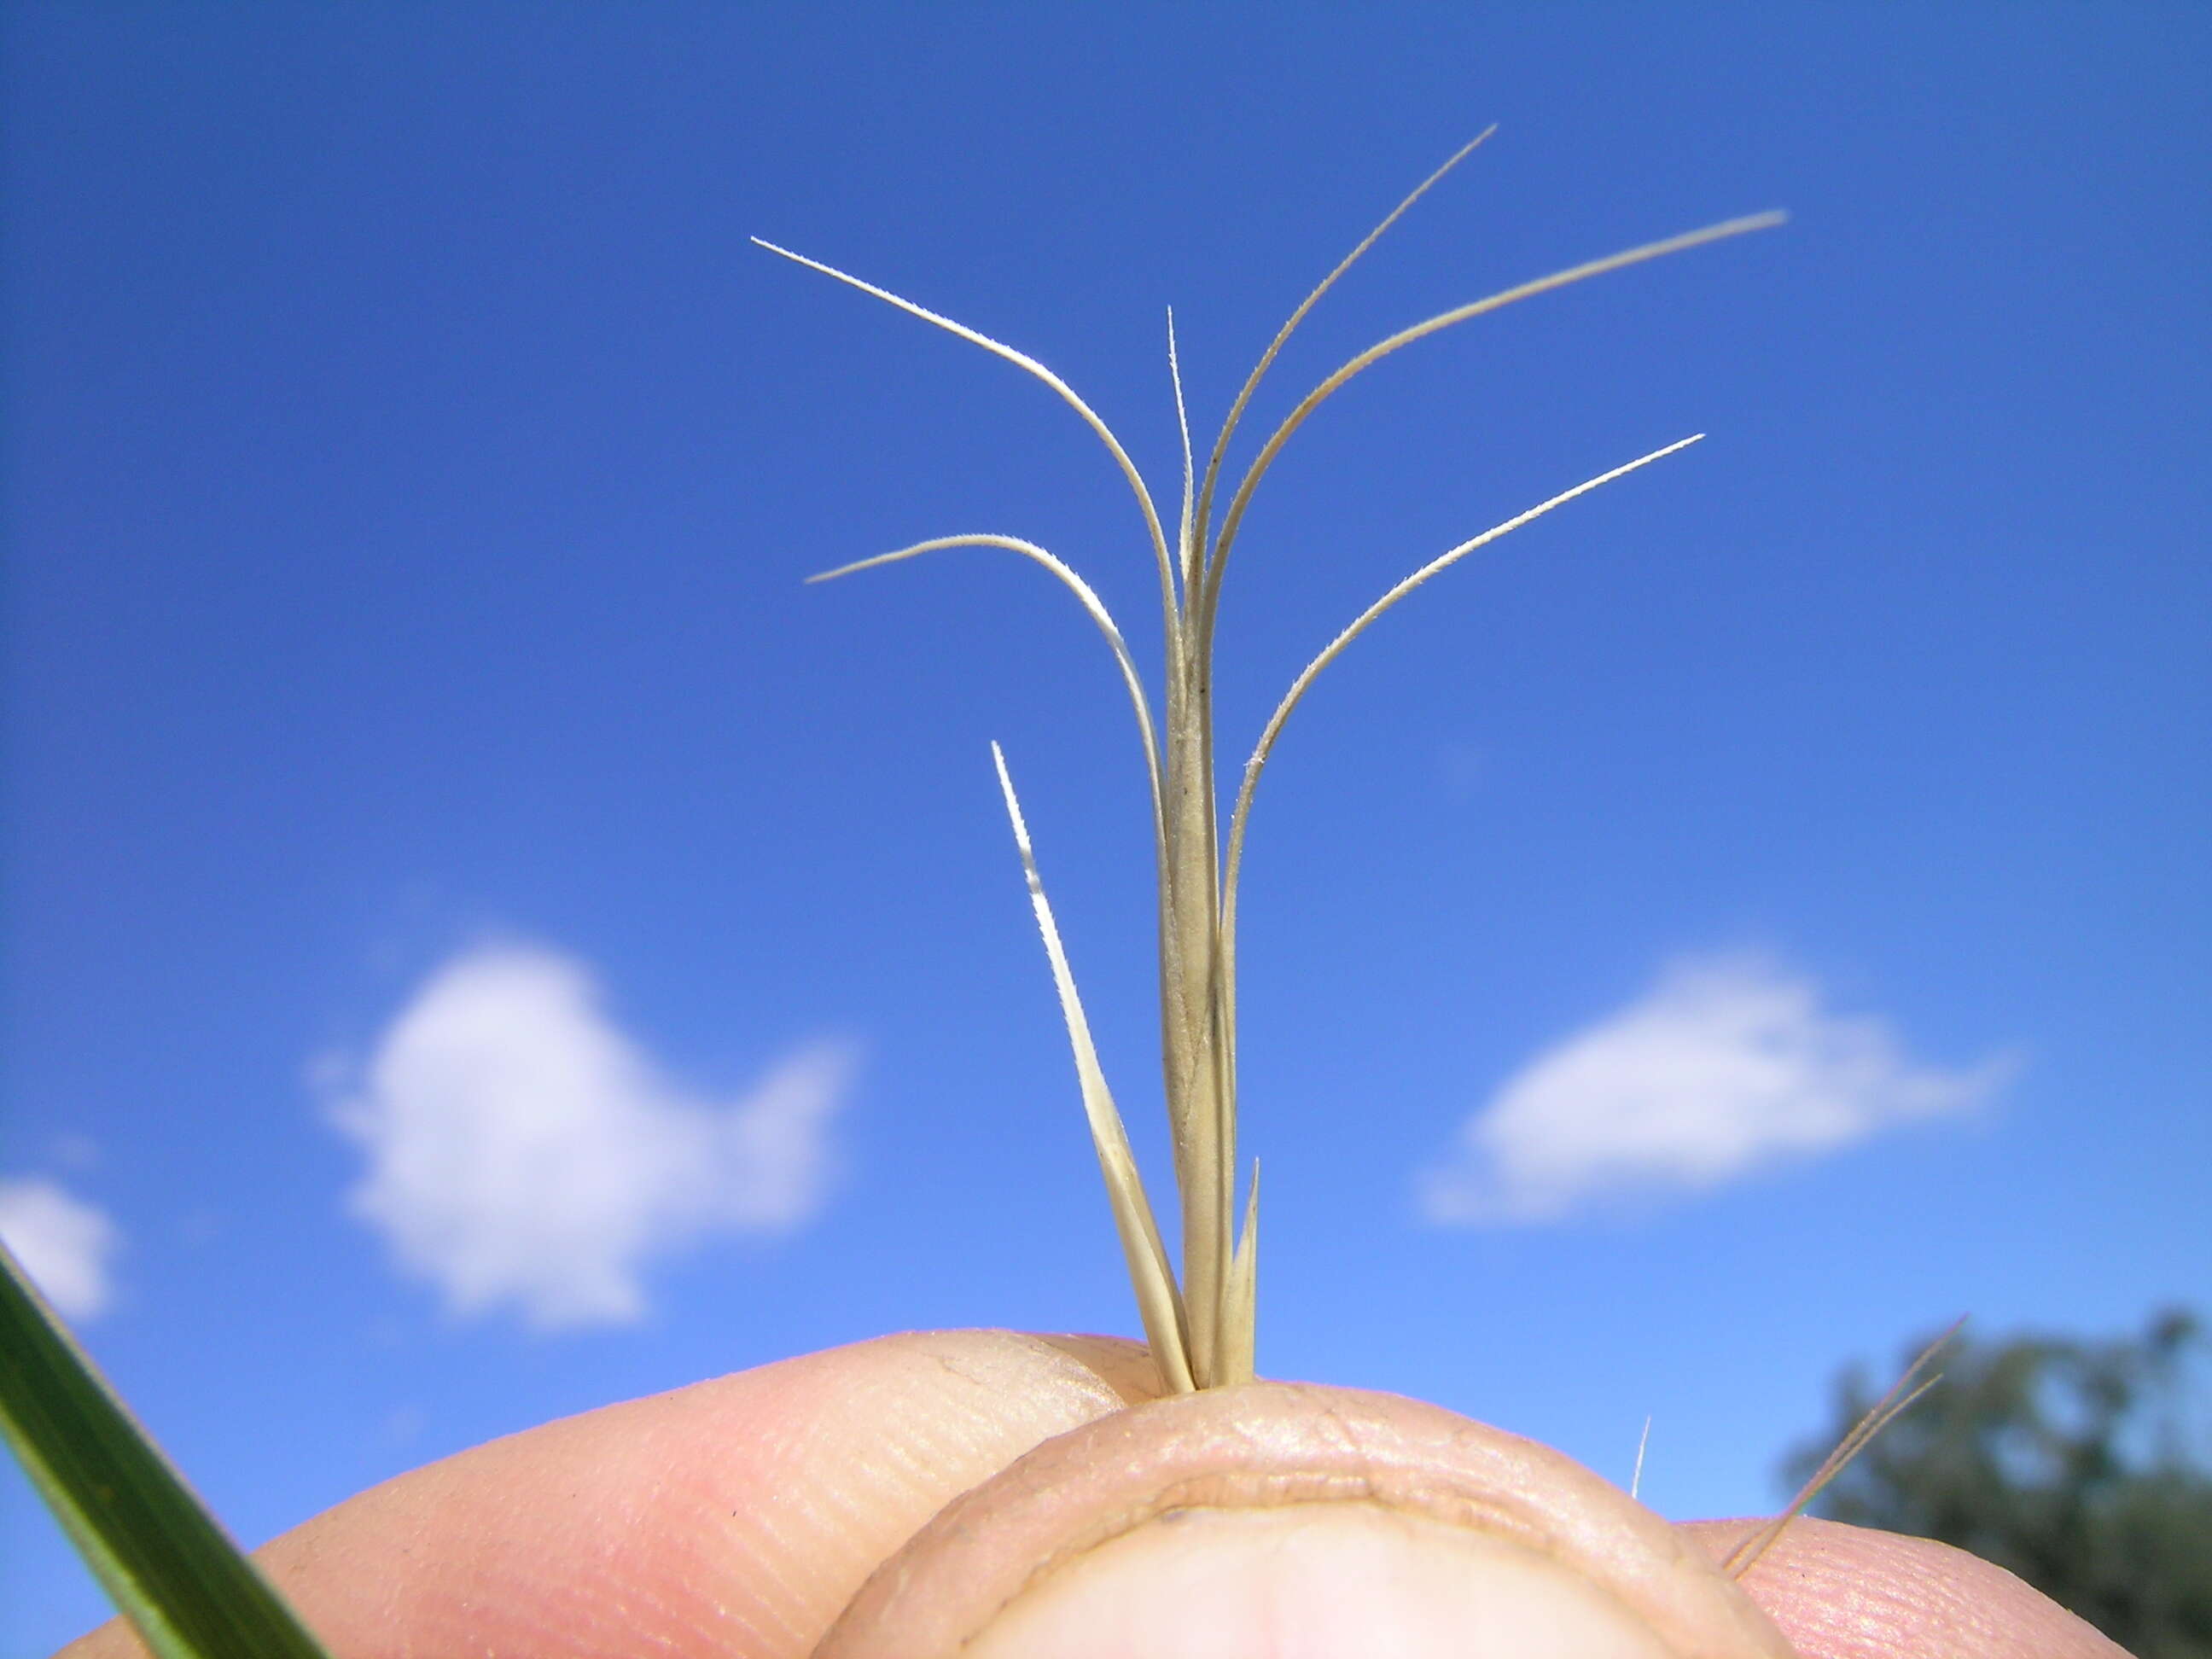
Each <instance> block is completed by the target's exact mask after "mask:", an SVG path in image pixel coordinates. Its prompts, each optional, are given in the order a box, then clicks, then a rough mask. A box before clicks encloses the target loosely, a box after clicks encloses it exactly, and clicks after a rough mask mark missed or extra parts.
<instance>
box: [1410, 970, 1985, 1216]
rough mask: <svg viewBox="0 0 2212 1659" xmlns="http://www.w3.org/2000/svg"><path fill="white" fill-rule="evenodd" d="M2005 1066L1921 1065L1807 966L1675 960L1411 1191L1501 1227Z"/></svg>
mask: <svg viewBox="0 0 2212 1659" xmlns="http://www.w3.org/2000/svg"><path fill="white" fill-rule="evenodd" d="M2012 1070H2013V1062H2012V1061H2011V1060H2007V1059H2002V1058H2000V1059H1996V1060H1989V1061H1985V1062H1984V1063H1983V1064H1981V1065H1979V1066H1974V1067H1972V1068H1970V1069H1968V1070H1964V1071H1946V1070H1942V1069H1940V1068H1938V1067H1935V1066H1924V1065H1921V1064H1918V1063H1917V1062H1915V1061H1914V1060H1911V1058H1910V1057H1909V1056H1908V1055H1907V1054H1905V1051H1904V1048H1903V1047H1902V1045H1901V1044H1900V1043H1899V1040H1898V1038H1897V1036H1896V1034H1895V1033H1894V1032H1893V1030H1891V1029H1890V1027H1889V1025H1888V1024H1887V1022H1886V1021H1884V1020H1882V1019H1881V1018H1877V1017H1875V1016H1873V1015H1870V1014H1841V1013H1836V1012H1831V1011H1830V1010H1829V1009H1828V1008H1827V1007H1826V1006H1824V1002H1823V998H1822V995H1821V992H1820V987H1819V986H1818V985H1817V984H1815V983H1814V981H1812V980H1811V979H1809V978H1807V977H1806V976H1804V975H1802V974H1797V973H1793V972H1791V971H1790V970H1788V969H1784V968H1783V967H1781V966H1779V965H1778V964H1777V963H1773V962H1771V961H1769V960H1767V959H1765V958H1764V957H1755V956H1721V957H1686V958H1684V959H1681V960H1680V961H1677V962H1675V963H1672V964H1671V965H1669V966H1668V968H1667V969H1666V970H1665V971H1664V972H1663V973H1662V974H1661V975H1660V977H1659V980H1658V982H1657V983H1656V985H1654V986H1653V987H1651V989H1650V991H1648V992H1646V993H1645V994H1644V995H1643V996H1642V997H1640V998H1638V1000H1636V1001H1634V1002H1632V1003H1630V1004H1629V1005H1628V1006H1626V1007H1625V1008H1623V1009H1621V1010H1620V1011H1619V1012H1616V1013H1614V1014H1612V1015H1610V1016H1608V1017H1607V1018H1604V1019H1601V1020H1600V1021H1598V1022H1597V1023H1596V1024H1594V1025H1591V1026H1589V1027H1587V1028H1585V1029H1584V1030H1581V1031H1578V1032H1577V1033H1576V1034H1575V1035H1573V1036H1570V1037H1569V1038H1567V1039H1566V1040H1565V1042H1560V1043H1559V1044H1557V1045H1556V1046H1554V1047H1553V1048H1549V1049H1547V1050H1545V1051H1544V1052H1543V1053H1541V1054H1538V1055H1537V1056H1536V1057H1535V1058H1534V1060H1530V1061H1529V1062H1528V1064H1527V1065H1526V1066H1522V1068H1521V1070H1520V1071H1519V1072H1517V1073H1515V1074H1514V1075H1513V1076H1512V1077H1510V1078H1509V1079H1506V1081H1505V1083H1504V1086H1503V1087H1501V1088H1500V1089H1499V1090H1498V1092H1497V1093H1496V1094H1495V1095H1494V1096H1492V1098H1491V1100H1490V1102H1489V1103H1488V1104H1486V1105H1485V1106H1484V1107H1483V1108H1482V1109H1480V1111H1478V1112H1476V1113H1475V1114H1474V1116H1472V1117H1471V1118H1469V1119H1468V1121H1467V1122H1466V1123H1465V1124H1464V1125H1463V1126H1462V1128H1461V1130H1460V1134H1459V1145H1458V1147H1457V1149H1456V1151H1455V1154H1454V1156H1453V1157H1452V1158H1451V1159H1450V1160H1449V1162H1448V1163H1447V1164H1445V1165H1444V1166H1443V1167H1442V1168H1440V1169H1436V1170H1430V1171H1428V1172H1426V1173H1425V1175H1424V1176H1422V1178H1421V1182H1420V1200H1421V1206H1422V1209H1423V1211H1424V1212H1425V1214H1426V1215H1427V1217H1428V1218H1429V1219H1431V1220H1432V1221H1437V1222H1441V1223H1445V1224H1470V1225H1480V1224H1510V1223H1516V1222H1542V1221H1554V1220H1558V1219H1559V1218H1563V1217H1565V1216H1567V1215H1569V1214H1571V1213H1573V1212H1576V1211H1577V1210H1580V1209H1583V1208H1586V1207H1588V1206H1589V1205H1590V1204H1592V1203H1594V1202H1597V1201H1601V1200H1606V1199H1608V1198H1615V1197H1625V1196H1632V1195H1657V1194H1669V1193H1676V1194H1679V1193H1696V1192H1702V1191H1705V1190H1706V1189H1708V1188H1714V1187H1717V1186H1719V1185H1721V1184H1722V1183H1723V1182H1728V1181H1731V1180H1734V1179H1735V1178H1737V1177H1739V1176H1746V1175H1749V1174H1751V1173H1752V1172H1753V1171H1754V1170H1761V1169H1764V1168H1766V1167H1768V1166H1770V1165H1772V1164H1779V1163H1782V1162H1784V1161H1786V1160H1790V1159H1793V1158H1809V1157H1814V1156H1817V1155H1819V1154H1820V1153H1823V1152H1834V1151H1836V1150H1838V1149H1839V1148H1841V1147H1844V1146H1850V1145H1851V1144H1853V1143H1854V1142H1857V1141H1860V1140H1863V1139H1866V1138H1867V1137H1868V1136H1869V1135H1871V1134H1874V1133H1877V1132H1879V1131H1881V1130H1882V1129H1884V1128H1887V1127H1890V1126H1891V1125H1893V1124H1898V1123H1904V1122H1909V1121H1914V1120H1917V1119H1923V1118H1930V1117H1936V1116H1941V1115H1944V1114H1947V1113H1954V1112H1960V1111H1963V1110H1966V1109H1968V1108H1970V1107H1972V1106H1974V1105H1976V1104H1977V1103H1980V1102H1982V1101H1984V1100H1985V1099H1987V1098H1988V1097H1990V1095H1991V1094H1992V1093H1993V1092H1994V1091H1995V1090H1996V1088H1997V1087H1998V1086H1999V1085H2002V1082H2003V1081H2004V1079H2006V1077H2007V1076H2008V1075H2009V1073H2010V1072H2011V1071H2012Z"/></svg>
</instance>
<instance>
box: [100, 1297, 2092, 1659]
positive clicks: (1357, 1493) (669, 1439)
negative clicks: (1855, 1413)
mask: <svg viewBox="0 0 2212 1659" xmlns="http://www.w3.org/2000/svg"><path fill="white" fill-rule="evenodd" d="M1155 1393H1156V1386H1155V1384H1154V1383H1153V1381H1152V1367H1151V1364H1150V1362H1149V1360H1148V1359H1147V1358H1146V1356H1145V1354H1144V1352H1143V1351H1142V1350H1141V1349H1139V1348H1137V1347H1135V1346H1133V1345H1131V1344H1128V1343H1124V1342H1119V1341H1115V1340H1110V1339H1106V1338H1100V1337H1041V1336H1030V1335H1024V1334H1018V1333H1013V1332H1006V1331H952V1332H935V1333H917V1334H905V1335H899V1336H890V1337H884V1338H882V1339H879V1340H876V1341H872V1342H864V1343H860V1344H857V1345H855V1346H852V1347H848V1348H840V1349H835V1350H831V1351H829V1352H823V1353H816V1354H807V1355H804V1356H801V1357H800V1358H796V1359H787V1360H784V1361H781V1362H780V1363H778V1364H772V1365H764V1366H762V1367H760V1368H759V1369H757V1370H750V1371H744V1372H740V1373H738V1374H737V1375H735V1376H725V1377H719V1378H716V1379H715V1380H714V1381H712V1382H708V1383H697V1384H695V1385H693V1386H692V1387H690V1388H687V1389H678V1390H676V1391H674V1392H673V1393H670V1394H665V1395H658V1396H656V1397H654V1398H652V1399H648V1400H637V1401H628V1402H626V1403H624V1404H622V1405H617V1406H610V1407H605V1408H604V1409H602V1410H599V1411H595V1412H590V1413H585V1414H584V1415H582V1416H580V1417H574V1418H570V1419H566V1420H565V1421H562V1422H558V1423H552V1424H548V1425H545V1426H544V1427H543V1428H538V1429H532V1430H530V1431H527V1432H525V1433H522V1434H517V1435H513V1436H510V1437H507V1438H506V1439H503V1440H498V1441H494V1442H492V1443H489V1444H488V1445H483V1446H478V1447H476V1448H473V1449H471V1450H468V1451H465V1452H462V1453H460V1454H459V1455H455V1456H453V1457H449V1458H447V1459H445V1460H444V1461H443V1462H438V1463H434V1464H432V1465H430V1466H429V1467H428V1468H422V1469H417V1470H416V1471H414V1472H413V1473H411V1474H404V1475H401V1476H399V1477H398V1478H397V1479H395V1480H389V1481H386V1483H385V1484H383V1485H382V1486H377V1487H374V1488H372V1489H371V1490H370V1491H368V1492H363V1493H362V1494H361V1495H360V1496H359V1497H356V1498H352V1499H350V1500H349V1501H348V1502H346V1503H344V1504H340V1505H338V1506H337V1508H336V1509H334V1510H330V1511H328V1512H327V1513H326V1514H324V1515H321V1516H317V1517H316V1518H315V1519H313V1520H312V1521H309V1522H307V1523H306V1524H305V1525H303V1526H301V1527H299V1528H295V1530H293V1531H292V1532H289V1533H287V1534H284V1535H283V1537H281V1538H279V1539H277V1540H276V1541H275V1542H273V1543H271V1544H270V1545H269V1546H267V1547H265V1548H264V1549H263V1550H262V1551H260V1552H259V1559H260V1560H261V1561H262V1563H263V1564H264V1566H265V1567H266V1568H267V1570H268V1571H269V1572H270V1576H271V1577H273V1578H274V1579H275V1580H276V1583H278V1585H279V1586H280V1587H281V1588H282V1589H283V1590H284V1592H285V1593H286V1594H287V1595H289V1597H291V1598H292V1600H293V1601H294V1604H295V1606H297V1607H299V1608H300V1609H301V1613H302V1614H303V1615H304V1616H305V1617H306V1618H307V1621H308V1622H309V1624H310V1625H311V1626H313V1628H314V1629H315V1630H316V1631H317V1632H318V1633H319V1634H320V1635H321V1636H322V1638H324V1640H325V1642H326V1643H327V1644H329V1646H330V1647H331V1650H333V1651H334V1652H335V1653H336V1654H337V1655H338V1656H340V1659H387V1656H388V1659H403V1656H404V1659H424V1656H431V1655H441V1654H447V1653H451V1654H456V1655H460V1654H494V1653H496V1654H528V1655H532V1656H542V1659H583V1656H586V1655H589V1656H612V1655H617V1654H640V1655H643V1654H653V1655H656V1656H664V1659H666V1656H677V1659H688V1656H694V1655H696V1656H700V1659H705V1656H708V1655H714V1656H724V1659H804V1656H808V1655H811V1654H815V1653H817V1650H818V1651H819V1653H820V1654H821V1655H822V1656H823V1659H890V1656H894V1655H896V1656H898V1659H933V1656H936V1655H939V1654H947V1655H949V1654H952V1653H956V1652H966V1653H969V1654H970V1655H972V1656H973V1659H989V1656H993V1655H997V1654H1002V1653H1025V1654H1030V1655H1033V1656H1036V1659H1053V1656H1064V1659H1079V1656H1085V1655H1091V1654H1097V1655H1102V1656H1103V1655H1104V1654H1107V1653H1122V1652H1129V1653H1145V1654H1146V1655H1148V1656H1156V1659H1174V1656H1175V1655H1176V1654H1178V1653H1180V1652H1182V1651H1186V1650H1187V1651H1191V1652H1194V1653H1197V1652H1203V1653H1206V1654H1208V1655H1210V1656H1213V1659H1238V1656H1242V1655H1245V1654H1250V1655H1254V1656H1262V1655H1265V1656H1280V1659H1299V1656H1308V1655H1311V1656H1316V1659H1318V1656H1321V1655H1323V1654H1327V1653H1334V1652H1342V1651H1355V1650H1359V1647H1364V1645H1365V1644H1358V1645H1357V1646H1349V1647H1348V1646H1346V1640H1347V1639H1348V1638H1344V1637H1343V1636H1342V1635H1341V1633H1340V1630H1339V1631H1338V1633H1335V1634H1333V1633H1332V1628H1333V1621H1334V1626H1339V1627H1340V1626H1343V1625H1344V1624H1345V1623H1346V1621H1353V1622H1354V1624H1355V1627H1356V1628H1357V1629H1358V1630H1360V1631H1364V1632H1374V1631H1379V1630H1383V1629H1385V1628H1387V1629H1388V1630H1389V1632H1391V1637H1390V1643H1391V1647H1390V1650H1391V1651H1392V1652H1394V1653H1404V1654H1407V1655H1414V1654H1420V1655H1425V1654H1428V1653H1430V1652H1435V1653H1438V1654H1442V1653H1447V1652H1449V1653H1455V1654H1461V1653H1472V1654H1477V1655H1481V1654H1487V1653H1491V1652H1498V1653H1500V1654H1503V1653H1508V1652H1511V1653H1516V1654H1527V1655H1529V1656H1531V1659H1534V1656H1538V1655H1541V1654H1544V1653H1547V1652H1552V1651H1558V1652H1561V1653H1565V1652H1573V1653H1576V1654H1577V1655H1581V1654H1585V1653H1586V1654H1589V1655H1590V1656H1592V1659H1598V1656H1601V1655H1606V1656H1609V1655H1612V1654H1614V1653H1618V1654H1620V1655H1623V1656H1633V1659H1644V1656H1655V1659H1670V1656H1677V1659H1690V1656H1697V1659H1737V1656H1743V1659H1789V1656H1792V1655H1795V1656H1796V1659H2115V1656H2118V1659H2124V1656H2123V1655H2122V1654H2121V1650H2120V1649H2118V1647H2116V1646H2115V1645H2113V1644H2112V1643H2111V1642H2109V1641H2107V1640H2106V1639H2105V1638H2103V1637H2101V1636H2100V1635H2098V1634H2097V1633H2096V1632H2094V1631H2093V1630H2091V1629H2090V1628H2089V1627H2088V1626H2087V1625H2084V1624H2082V1623H2081V1621H2080V1620H2076V1619H2075V1618H2073V1617H2072V1616H2071V1615H2070V1614H2069V1613H2065V1612H2063V1610H2062V1609H2060V1608H2059V1607H2057V1606H2056V1605H2055V1604H2054V1603H2052V1602H2051V1601H2047V1600H2045V1598H2044V1597H2042V1596H2040V1595H2037V1594H2036V1593H2035V1592H2033V1590H2030V1589H2027V1587H2026V1586H2025V1585H2023V1584H2021V1583H2020V1582H2019V1581H2018V1580H2017V1579H2015V1578H2013V1577H2011V1576H2010V1575H2008V1574H2006V1573H2004V1572H2002V1571H1999V1570H1998V1569H1996V1568H1994V1567H1991V1566H1990V1565H1987V1564H1985V1563H1984V1562H1981V1561H1978V1560H1977V1559H1974V1558H1972V1557H1971V1556H1967V1555H1964V1554H1961V1553H1959V1552H1957V1551H1955V1550H1950V1549H1947V1548H1945V1547H1942V1546H1940V1545H1933V1544H1928V1543H1924V1542H1921V1541H1916V1540H1911V1539H1903V1538H1898V1537H1893V1536H1891V1535H1889V1534H1880V1533H1869V1532H1865V1531H1862V1530H1860V1529H1857V1528H1849V1527H1839V1526H1835V1525H1832V1524H1830V1523H1826V1522H1801V1523H1799V1524H1798V1525H1797V1526H1796V1527H1794V1528H1792V1529H1791V1530H1790V1533H1789V1534H1785V1536H1784V1539H1783V1541H1782V1542H1781V1543H1780V1544H1779V1545H1778V1546H1777V1547H1775V1549H1774V1550H1773V1551H1772V1552H1771V1553H1769V1554H1768V1556H1767V1557H1766V1558H1765V1559H1764V1560H1763V1561H1762V1562H1761V1563H1760V1564H1759V1565H1758V1566H1757V1567H1756V1568H1755V1569H1753V1571H1752V1572H1751V1573H1750V1574H1749V1575H1747V1577H1746V1578H1745V1579H1744V1580H1743V1581H1742V1582H1741V1584H1737V1583H1732V1582H1730V1581H1729V1580H1728V1579H1726V1578H1725V1577H1723V1576H1722V1575H1721V1574H1720V1573H1719V1571H1717V1568H1715V1567H1713V1566H1712V1565H1711V1564H1710V1559H1711V1558H1717V1556H1719V1555H1721V1554H1723V1553H1725V1552H1726V1550H1727V1549H1728V1547H1729V1546H1730V1545H1732V1544H1733V1543H1734V1542H1735V1540H1736V1539H1737V1538H1738V1537H1740V1536H1741V1534H1742V1533H1743V1531H1744V1530H1745V1528H1746V1527H1747V1525H1748V1524H1749V1523H1747V1522H1699V1523H1693V1524H1692V1525H1690V1526H1686V1527H1683V1528H1670V1527H1668V1526H1667V1525H1666V1524H1665V1523H1663V1522H1659V1521H1658V1520H1657V1519H1656V1517H1654V1516H1651V1515H1650V1513H1649V1511H1646V1510H1643V1509H1641V1508H1640V1507H1639V1506H1638V1505H1636V1504H1632V1503H1631V1502H1630V1501H1629V1500H1628V1499H1627V1498H1626V1497H1625V1496H1623V1495H1622V1494H1620V1492H1618V1491H1616V1490H1615V1489H1613V1487H1611V1486H1608V1485H1607V1483H1606V1482H1604V1481H1602V1480H1599V1479H1598V1478H1597V1477H1595V1475H1592V1474H1589V1472H1588V1471H1586V1470H1583V1469H1582V1468H1580V1467H1579V1466H1577V1465H1576V1464H1574V1463H1572V1462H1570V1461H1568V1460H1567V1459H1565V1458H1564V1457H1561V1456H1560V1455H1559V1454H1557V1453H1555V1452H1552V1451H1550V1450H1548V1449H1546V1448H1543V1447H1541V1446H1537V1445H1534V1443H1531V1442H1528V1441H1523V1440H1521V1439H1518V1438H1517V1437H1513V1436H1510V1435H1507V1434H1504V1433H1503V1432H1501V1431H1497V1430H1493V1429H1488V1428H1486V1427H1484V1426H1482V1425H1478V1424H1474V1423H1471V1422H1469V1421H1468V1420H1467V1419H1462V1418H1458V1417H1455V1416H1453V1415H1452V1414H1451V1413H1446V1412H1443V1411H1442V1410H1440V1409H1438V1408H1437V1407H1432V1406H1427V1405H1424V1404H1422V1403H1420V1402H1419V1401H1407V1400H1401V1399H1398V1398H1396V1397H1395V1396H1390V1395H1371V1394H1364V1393H1359V1392H1357V1391H1352V1390H1344V1389H1316V1388H1307V1387H1302V1386H1295V1385H1288V1384H1279V1383H1257V1384H1252V1385H1249V1386H1247V1387H1246V1388H1243V1389H1233V1390H1224V1391H1220V1392H1218V1393H1215V1394H1212V1395H1202V1396H1197V1397H1184V1398H1181V1399H1174V1400H1168V1401H1158V1402H1157V1403H1154V1395H1155ZM1129 1407H1136V1409H1134V1410H1131V1409H1127V1408H1129ZM956 1500H957V1501H956ZM1478 1626H1479V1627H1480V1632H1487V1634H1480V1633H1478ZM833 1627H834V1628H833ZM1532 1632H1533V1633H1532ZM1546 1632H1548V1633H1549V1634H1548V1636H1547V1635H1546V1634H1545V1633H1546ZM1560 1632H1568V1633H1569V1634H1568V1635H1566V1636H1565V1637H1562V1636H1561V1635H1560ZM1547 1640H1548V1641H1550V1643H1551V1645H1550V1646H1548V1647H1547V1645H1546V1643H1547ZM1562 1641H1565V1642H1566V1643H1567V1644H1568V1645H1565V1646H1560V1645H1559V1643H1560V1642H1562ZM1170 1644H1173V1645H1170ZM64 1651H65V1655H66V1656H67V1659H125V1656H135V1655H137V1654H140V1653H141V1652H142V1651H143V1650H140V1649H139V1648H138V1647H137V1643H136V1641H135V1639H134V1638H132V1637H131V1635H130V1634H129V1633H128V1632H126V1631H125V1630H123V1629H122V1628H121V1627H120V1626H117V1625H110V1626H106V1627H104V1628H103V1629H101V1630H99V1631H96V1632H94V1633H93V1634H91V1635H90V1636H88V1637H86V1638H84V1639H83V1640H82V1641H81V1642H78V1643H76V1644H72V1645H71V1646H70V1648H69V1649H67V1650H64Z"/></svg>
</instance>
